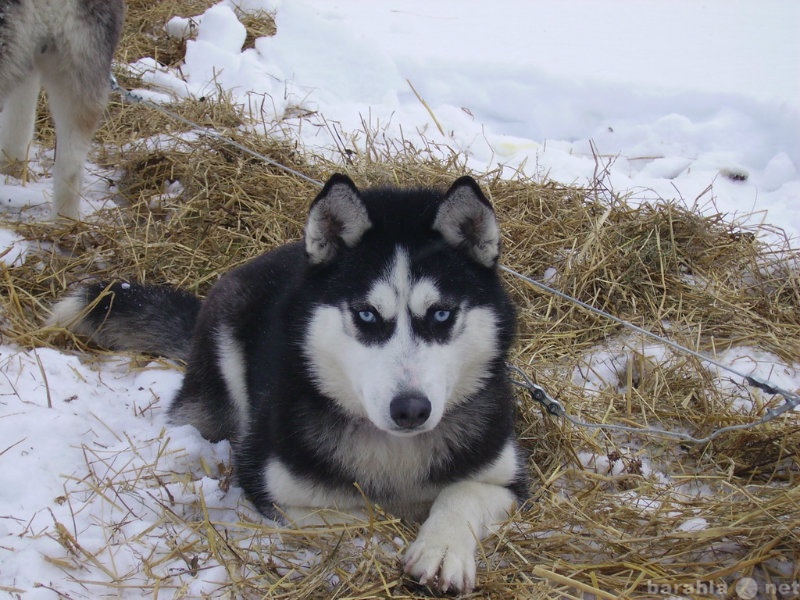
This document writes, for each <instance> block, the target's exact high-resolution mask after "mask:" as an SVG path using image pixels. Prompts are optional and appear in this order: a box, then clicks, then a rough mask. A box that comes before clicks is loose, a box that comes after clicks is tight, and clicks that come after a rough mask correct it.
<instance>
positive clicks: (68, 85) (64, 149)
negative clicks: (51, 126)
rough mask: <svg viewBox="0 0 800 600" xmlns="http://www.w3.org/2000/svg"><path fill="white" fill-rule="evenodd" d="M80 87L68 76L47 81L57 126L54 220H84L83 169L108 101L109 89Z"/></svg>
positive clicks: (51, 107)
mask: <svg viewBox="0 0 800 600" xmlns="http://www.w3.org/2000/svg"><path fill="white" fill-rule="evenodd" d="M105 81H106V79H103V82H105ZM80 84H81V82H80V80H79V79H78V78H75V79H70V78H69V77H66V76H56V77H48V78H45V79H44V86H45V90H46V91H47V100H48V102H49V103H50V110H51V112H52V113H53V120H54V121H55V124H56V166H55V171H54V174H53V179H54V194H53V196H54V197H53V209H52V217H53V218H57V217H65V218H67V219H79V218H80V212H79V206H80V191H81V181H82V180H83V165H84V163H85V162H86V156H87V155H88V154H89V148H90V147H91V143H92V136H93V135H94V131H95V128H96V127H97V123H98V122H99V120H100V116H101V115H102V112H103V106H104V105H105V101H106V96H107V89H106V88H100V89H97V87H96V86H91V85H90V86H88V88H84V89H78V86H79V85H80Z"/></svg>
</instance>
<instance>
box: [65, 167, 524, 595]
mask: <svg viewBox="0 0 800 600" xmlns="http://www.w3.org/2000/svg"><path fill="white" fill-rule="evenodd" d="M499 252H500V235H499V229H498V226H497V222H496V219H495V214H494V211H493V209H492V207H491V205H490V203H489V201H488V200H487V199H486V197H485V196H484V194H483V193H482V191H481V189H480V187H479V186H478V184H477V183H476V182H475V181H474V180H473V179H471V178H469V177H462V178H460V179H458V180H457V181H455V183H453V185H452V187H450V189H449V190H448V191H446V192H444V193H442V192H439V191H436V190H430V189H394V188H376V189H368V190H364V191H359V190H358V189H357V188H356V186H355V185H354V184H353V182H352V181H351V180H350V179H349V178H347V177H346V176H343V175H334V176H333V177H331V179H330V180H329V181H328V182H327V184H326V185H325V187H324V189H323V190H322V192H321V193H320V194H319V195H318V196H317V197H316V199H315V200H314V201H313V203H312V204H311V208H310V211H309V214H308V219H307V222H306V227H305V236H304V239H303V240H302V241H298V242H294V243H290V244H287V245H284V246H281V247H279V248H276V249H275V250H272V251H270V252H267V253H266V254H263V255H261V256H259V257H257V258H255V259H253V260H251V261H250V262H248V263H246V264H245V265H243V266H241V267H239V268H237V269H235V270H233V271H231V272H229V273H228V274H226V275H225V276H223V277H222V278H221V279H220V280H219V281H218V283H216V284H215V285H214V286H213V287H212V289H211V291H210V293H209V294H208V297H207V298H206V299H205V300H204V301H201V300H200V299H198V298H196V297H195V296H193V295H192V294H189V293H187V292H184V291H180V290H177V289H174V288H170V287H159V286H143V285H139V284H136V283H125V282H115V283H108V282H100V283H96V284H93V285H89V286H84V287H81V288H79V289H77V290H76V291H74V292H73V293H72V294H71V295H69V296H67V297H66V298H65V299H63V300H61V301H60V302H59V303H58V304H57V305H56V306H55V307H54V309H53V316H52V318H51V321H50V323H51V324H52V325H55V326H65V327H68V328H70V329H72V330H73V331H75V332H76V333H78V334H81V335H84V336H87V337H89V338H91V339H92V340H93V341H94V342H95V343H97V344H99V345H101V346H104V347H107V348H110V349H118V350H132V351H137V352H144V353H150V354H155V355H162V356H167V357H173V358H177V359H183V360H185V361H186V362H187V367H186V374H185V377H184V380H183V383H182V387H181V389H180V391H179V392H178V394H177V396H176V398H175V399H174V401H173V402H172V405H171V407H170V409H169V419H170V421H171V422H172V423H175V424H183V423H191V424H192V425H194V426H195V427H197V429H199V430H200V432H201V433H202V434H203V436H205V437H206V438H208V439H209V440H221V439H225V438H227V439H230V440H231V442H232V447H233V458H234V463H235V464H234V467H235V471H236V475H237V479H238V482H239V484H240V485H241V486H242V487H243V488H244V490H245V491H246V493H247V496H248V497H249V498H250V500H252V502H253V503H254V504H255V505H256V506H257V507H258V509H259V510H260V511H261V512H262V513H263V514H264V515H266V516H268V517H271V518H280V517H281V515H286V516H288V518H289V519H290V520H291V521H293V522H295V523H296V524H298V525H299V526H303V525H312V524H317V523H321V522H329V523H330V522H331V521H336V520H340V519H341V517H339V516H337V515H339V514H340V513H341V512H345V513H358V512H359V511H362V510H363V509H364V504H363V502H364V501H363V496H362V493H361V492H360V491H359V489H360V490H362V491H363V493H364V494H365V495H366V496H367V497H368V498H369V500H370V501H372V502H375V503H377V504H379V505H381V506H382V507H383V508H385V509H386V510H388V511H390V512H392V513H394V514H396V515H398V516H400V517H403V518H404V519H407V520H409V521H420V522H421V523H422V525H421V527H420V529H419V534H418V536H417V538H416V541H414V542H413V543H412V544H411V545H410V547H409V548H408V549H407V551H406V553H405V557H404V566H405V570H406V572H408V573H409V574H410V575H411V576H413V577H414V578H416V579H417V580H419V581H420V582H422V583H429V584H431V585H437V586H438V587H439V588H440V589H441V590H444V591H447V590H451V591H457V592H468V591H470V590H472V589H473V588H474V586H475V578H476V563H475V552H476V548H477V545H478V543H479V542H480V540H481V539H483V538H484V537H486V536H487V535H489V533H491V531H492V529H493V528H494V527H495V526H497V525H498V524H499V523H501V522H502V521H503V520H504V519H506V518H507V516H508V515H509V512H510V511H511V510H512V509H513V507H514V505H515V503H516V502H522V501H524V500H525V498H526V497H527V494H528V477H527V467H526V462H527V457H526V455H525V453H524V452H523V451H522V450H521V449H520V447H519V445H518V443H517V440H516V438H515V434H514V410H515V403H514V399H513V395H512V391H511V387H510V382H509V379H508V376H507V374H506V367H505V361H506V357H507V353H508V349H509V346H510V344H511V342H512V338H513V336H514V329H515V310H514V307H513V305H512V303H511V301H510V299H509V297H508V295H507V294H506V292H505V290H504V289H503V286H502V284H501V281H500V277H499V275H498V271H497V261H498V257H499ZM356 484H357V485H356ZM326 509H328V510H329V512H326ZM334 511H335V512H334Z"/></svg>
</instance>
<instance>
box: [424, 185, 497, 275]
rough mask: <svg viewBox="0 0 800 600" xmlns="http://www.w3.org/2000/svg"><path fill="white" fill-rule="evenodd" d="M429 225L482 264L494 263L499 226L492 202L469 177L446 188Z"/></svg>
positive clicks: (451, 243) (492, 264) (491, 264)
mask: <svg viewBox="0 0 800 600" xmlns="http://www.w3.org/2000/svg"><path fill="white" fill-rule="evenodd" d="M433 228H434V229H435V230H436V231H438V232H439V233H441V234H442V237H444V239H445V241H447V243H448V244H450V245H451V246H455V247H456V248H461V249H463V250H465V251H466V252H467V253H468V254H469V255H470V256H471V257H472V259H473V260H475V261H476V262H477V263H479V264H481V265H483V266H484V267H492V266H494V265H495V264H496V263H497V259H498V258H499V256H500V228H499V227H498V226H497V219H496V218H495V215H494V210H493V209H492V205H491V204H490V202H489V201H488V200H487V199H486V196H484V195H483V192H482V191H481V188H480V186H479V185H478V183H477V182H476V181H475V180H474V179H473V178H472V177H468V176H464V177H460V178H459V179H457V180H456V182H455V183H454V184H453V185H452V187H451V188H450V189H449V190H448V192H447V194H445V197H444V200H443V201H442V203H441V205H440V206H439V210H438V211H437V213H436V219H435V220H434V222H433Z"/></svg>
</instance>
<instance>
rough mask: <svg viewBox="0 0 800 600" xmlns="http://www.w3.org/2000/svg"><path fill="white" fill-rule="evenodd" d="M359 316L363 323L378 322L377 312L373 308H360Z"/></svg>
mask: <svg viewBox="0 0 800 600" xmlns="http://www.w3.org/2000/svg"><path fill="white" fill-rule="evenodd" d="M358 318H359V319H361V322H362V323H377V322H378V316H377V315H376V314H375V312H374V311H371V310H360V311H358Z"/></svg>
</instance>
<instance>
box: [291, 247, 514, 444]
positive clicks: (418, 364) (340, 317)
mask: <svg viewBox="0 0 800 600" xmlns="http://www.w3.org/2000/svg"><path fill="white" fill-rule="evenodd" d="M373 326H374V327H375V328H379V327H380V328H383V329H381V334H380V335H378V336H377V337H379V338H380V339H379V341H375V340H374V339H371V338H370V333H369V332H370V327H373ZM431 330H432V331H434V332H435V333H436V334H438V335H431V334H430V332H431ZM497 337H498V336H497V319H496V317H495V315H494V314H493V312H492V311H491V310H490V309H489V308H486V307H469V306H467V305H466V304H461V305H454V304H452V303H451V302H450V301H448V300H447V299H445V298H442V296H441V293H440V292H439V290H438V289H437V287H436V285H435V284H434V283H433V281H431V280H430V279H427V278H421V279H418V280H415V279H414V278H413V277H412V274H411V270H410V266H409V260H408V256H407V254H406V252H405V251H404V250H402V249H398V250H397V252H396V253H395V256H394V259H393V261H392V263H391V264H390V265H389V266H388V267H387V268H386V270H385V271H384V272H383V273H381V274H380V275H379V277H378V278H377V279H376V281H375V283H374V284H373V286H372V287H371V288H370V290H369V293H368V294H367V297H366V299H365V300H364V301H363V302H361V301H359V302H358V303H354V304H352V305H351V304H346V303H345V304H342V305H341V306H322V307H320V308H318V309H316V310H315V311H314V313H313V316H312V319H311V323H310V326H309V328H308V334H307V339H306V357H307V359H308V361H309V364H310V366H311V369H312V372H313V376H314V380H315V382H316V383H317V385H318V386H319V388H320V391H322V392H323V393H324V394H325V395H326V396H328V397H330V398H331V399H333V400H334V401H336V402H337V404H339V405H340V406H341V407H342V408H343V409H344V410H346V411H347V412H348V413H350V414H352V415H355V416H359V417H366V418H368V419H369V420H370V421H371V422H372V423H373V424H374V425H375V426H376V427H377V428H378V429H381V430H383V431H387V432H390V433H394V434H397V435H414V434H418V433H422V432H424V431H430V430H431V429H433V428H434V427H436V425H437V424H438V423H439V421H440V420H441V418H442V416H443V415H444V413H445V410H446V409H447V408H448V407H449V406H451V405H455V404H458V402H459V401H460V400H461V399H463V398H465V397H467V396H468V395H470V394H471V393H474V392H476V391H477V390H478V389H479V388H480V386H481V385H482V383H483V380H484V377H485V376H487V375H488V373H487V369H488V365H489V362H490V361H491V360H492V359H493V358H494V357H496V356H497V344H498V339H497ZM409 398H411V400H409ZM426 402H427V403H428V404H427V405H426V404H425V403H426ZM426 413H427V414H426Z"/></svg>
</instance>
